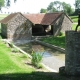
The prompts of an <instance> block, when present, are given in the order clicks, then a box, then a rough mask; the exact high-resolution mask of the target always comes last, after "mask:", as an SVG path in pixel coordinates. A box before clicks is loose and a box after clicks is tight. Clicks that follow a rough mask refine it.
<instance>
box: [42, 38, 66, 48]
mask: <svg viewBox="0 0 80 80" xmlns="http://www.w3.org/2000/svg"><path fill="white" fill-rule="evenodd" d="M41 41H43V42H46V43H49V44H52V45H56V46H59V47H62V48H65V36H58V37H48V38H43V39H41Z"/></svg>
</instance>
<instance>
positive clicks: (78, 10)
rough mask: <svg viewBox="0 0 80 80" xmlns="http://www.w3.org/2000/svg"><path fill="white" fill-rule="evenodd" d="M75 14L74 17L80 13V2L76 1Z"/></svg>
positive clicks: (79, 0)
mask: <svg viewBox="0 0 80 80" xmlns="http://www.w3.org/2000/svg"><path fill="white" fill-rule="evenodd" d="M74 5H75V12H74V15H78V13H80V0H75V4H74Z"/></svg>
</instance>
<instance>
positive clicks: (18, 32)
mask: <svg viewBox="0 0 80 80" xmlns="http://www.w3.org/2000/svg"><path fill="white" fill-rule="evenodd" d="M7 27H8V29H7V35H8V39H13V40H19V39H21V40H22V39H31V35H32V30H31V29H32V23H31V22H30V21H29V20H28V19H26V18H25V17H24V16H23V15H21V14H20V13H19V14H17V15H16V16H15V17H14V18H13V19H11V21H9V22H8V26H7Z"/></svg>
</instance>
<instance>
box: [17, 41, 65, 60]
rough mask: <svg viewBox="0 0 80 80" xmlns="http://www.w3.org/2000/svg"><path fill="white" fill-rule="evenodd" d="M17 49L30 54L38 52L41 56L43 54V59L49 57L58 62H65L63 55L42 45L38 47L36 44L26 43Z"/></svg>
mask: <svg viewBox="0 0 80 80" xmlns="http://www.w3.org/2000/svg"><path fill="white" fill-rule="evenodd" d="M18 47H20V48H21V49H22V50H24V51H25V52H27V53H30V54H31V52H32V50H34V51H35V52H40V53H41V54H43V57H51V56H55V57H56V58H58V59H60V60H65V53H62V52H59V51H56V50H55V49H54V50H53V49H51V48H48V47H45V46H42V45H39V44H37V43H34V42H32V43H27V44H24V45H18Z"/></svg>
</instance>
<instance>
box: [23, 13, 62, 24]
mask: <svg viewBox="0 0 80 80" xmlns="http://www.w3.org/2000/svg"><path fill="white" fill-rule="evenodd" d="M61 14H62V13H46V14H44V13H39V14H24V16H25V17H26V18H28V19H29V20H30V21H31V22H32V23H34V24H42V25H50V24H51V23H52V22H54V21H55V20H56V19H57V18H58V17H59V16H60V15H61Z"/></svg>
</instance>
